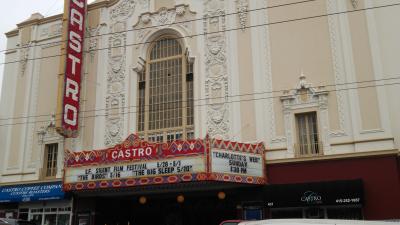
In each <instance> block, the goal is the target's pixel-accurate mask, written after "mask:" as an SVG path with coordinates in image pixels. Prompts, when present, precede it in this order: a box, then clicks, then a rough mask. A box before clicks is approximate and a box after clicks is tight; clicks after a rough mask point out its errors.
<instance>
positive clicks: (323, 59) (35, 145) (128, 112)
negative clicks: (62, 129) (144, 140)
mask: <svg viewBox="0 0 400 225" xmlns="http://www.w3.org/2000/svg"><path fill="white" fill-rule="evenodd" d="M240 2H241V3H247V5H246V4H244V5H241V6H240V7H239V5H238V4H239V3H240ZM295 2H296V1H295V0H287V1H281V0H270V1H265V2H263V3H260V2H258V3H254V2H250V0H248V1H216V3H215V2H214V1H205V2H199V1H195V0H192V1H189V0H179V1H178V0H176V1H173V0H169V1H153V0H152V1H148V2H146V1H140V3H139V2H138V3H137V4H136V5H135V6H134V7H133V8H131V9H129V10H132V11H129V10H128V11H126V10H127V9H126V8H124V10H119V9H121V7H122V6H124V5H123V4H122V3H123V0H120V1H117V0H113V1H96V3H94V4H93V5H92V6H90V7H89V10H90V11H89V14H88V15H89V17H88V20H87V24H88V29H87V37H88V38H87V40H86V50H87V53H86V54H85V62H84V75H83V76H82V89H81V90H82V92H81V112H80V116H81V117H82V119H81V120H80V124H81V125H80V131H79V134H80V135H79V137H78V138H77V139H64V138H62V137H61V136H59V135H57V134H55V133H54V127H53V126H52V116H51V115H52V114H53V113H54V112H55V108H56V101H57V99H56V98H57V97H56V96H57V95H56V92H57V73H58V64H59V58H58V57H52V56H53V55H54V56H55V55H57V54H59V52H60V49H59V46H58V45H56V44H52V43H53V42H56V41H59V40H60V29H59V28H60V27H59V24H60V23H61V16H60V15H58V16H55V17H52V18H39V17H38V15H36V16H35V18H34V19H32V20H31V21H25V22H24V23H23V24H22V25H23V26H22V25H21V24H20V26H19V27H18V30H17V31H12V32H10V33H9V34H8V36H9V37H8V48H9V49H10V51H8V52H7V54H6V60H8V61H13V60H22V62H23V60H24V58H23V57H22V56H23V54H22V53H23V52H22V51H20V50H11V49H13V48H16V47H17V46H20V45H21V44H22V45H24V44H29V43H31V44H32V43H36V44H37V45H40V46H36V47H33V46H31V50H32V52H29V53H28V54H31V55H29V56H30V57H49V58H45V59H42V60H40V61H35V62H34V63H31V62H28V63H26V64H25V65H24V64H23V63H10V64H7V65H6V66H5V78H4V82H3V88H2V90H3V93H2V99H1V102H0V104H1V106H0V116H1V118H14V117H24V116H27V115H29V116H31V117H32V118H30V119H29V120H24V119H11V120H8V119H7V120H1V121H0V125H1V127H0V143H1V144H2V146H3V145H4V146H5V147H3V148H0V160H2V161H0V164H1V166H0V182H23V181H28V180H30V181H32V180H38V179H39V175H40V171H41V168H42V166H43V154H44V153H43V152H44V146H45V144H48V143H53V142H57V143H59V144H60V146H61V147H60V148H59V153H62V152H63V151H64V148H66V149H68V150H73V151H80V150H87V149H100V148H106V147H107V146H112V145H114V144H117V143H119V142H120V141H121V140H123V139H125V138H126V137H127V136H128V135H129V134H130V133H136V131H137V130H136V129H137V124H136V123H137V118H136V116H137V115H136V113H135V110H134V109H135V108H136V106H137V101H136V100H137V75H138V73H140V72H142V71H143V69H144V67H145V65H146V54H147V49H148V46H149V45H148V43H146V42H149V41H151V40H154V38H156V37H157V36H159V35H163V34H172V35H176V37H179V38H180V40H181V41H182V42H183V43H184V45H185V47H186V49H185V52H186V55H187V59H188V60H189V61H191V62H193V63H194V83H195V87H194V96H195V97H194V98H195V99H196V101H195V136H196V138H203V137H204V136H205V135H206V134H207V131H208V130H209V126H210V125H209V123H208V122H207V121H208V118H209V116H210V115H209V113H208V111H207V105H206V104H207V102H206V101H204V99H205V98H206V97H207V91H208V90H207V89H206V84H207V82H209V80H210V79H211V78H212V77H211V78H210V76H214V75H215V74H213V72H211V73H208V72H207V68H206V66H207V59H209V58H210V56H209V55H208V53H210V51H209V50H210V48H213V47H214V49H213V50H214V51H217V50H218V48H219V47H221V46H222V49H223V52H222V53H223V54H225V55H224V56H225V58H226V61H224V62H222V63H221V65H222V67H221V68H224V69H225V70H226V73H225V74H224V79H225V80H224V82H225V81H226V83H223V84H224V85H223V86H224V88H227V92H228V96H223V97H227V99H228V101H232V100H235V99H237V100H239V102H238V103H236V104H231V103H226V105H227V109H228V111H227V112H226V116H227V117H229V119H228V120H227V121H229V123H228V124H227V128H226V129H227V130H228V131H227V133H226V135H227V138H230V139H234V140H237V141H243V142H253V141H264V142H265V145H266V146H267V149H268V151H267V153H266V157H267V159H268V162H272V163H273V162H283V161H296V160H297V161H299V160H300V161H301V160H306V159H304V158H301V157H297V156H296V155H295V154H294V151H295V150H294V145H295V142H296V135H297V134H296V130H295V126H296V125H295V120H294V118H295V114H296V113H298V112H306V111H317V116H318V123H319V126H318V127H319V132H320V139H321V142H322V145H323V149H324V151H323V153H322V154H321V155H318V156H315V159H324V157H325V158H326V157H347V156H350V155H354V154H360V155H368V154H385V153H386V152H388V151H392V152H393V151H396V150H397V151H398V145H399V144H398V143H399V138H400V125H398V124H400V117H399V115H398V113H397V112H398V111H399V109H400V105H399V103H398V101H397V99H396V96H398V94H399V88H398V87H397V86H396V85H392V86H387V87H386V86H383V87H382V88H377V87H369V88H365V89H362V87H363V86H366V85H367V84H368V85H369V86H370V85H371V83H367V84H361V83H360V82H363V81H368V80H377V79H383V78H390V77H391V74H392V75H393V74H398V73H400V69H399V65H398V62H397V61H398V60H396V59H398V58H399V57H400V56H399V52H400V49H399V44H398V40H399V39H400V31H399V29H394V27H399V24H398V22H397V21H400V18H399V20H394V19H392V18H397V17H399V15H398V13H397V12H398V9H397V10H396V8H388V9H386V11H385V10H383V9H382V10H376V11H374V12H373V13H372V14H371V12H369V11H368V12H360V13H348V14H344V15H340V16H331V17H326V16H321V17H318V18H312V19H302V20H299V21H291V22H282V21H285V20H293V19H300V18H304V17H310V16H317V15H323V14H327V13H328V11H329V12H330V11H332V10H333V11H342V10H351V9H354V7H355V6H353V5H352V4H351V2H350V1H332V0H326V1H313V2H310V3H301V4H296V5H292V6H285V7H274V8H270V9H268V10H264V11H263V12H262V13H261V12H260V13H259V15H260V16H262V17H263V18H259V17H257V18H255V17H254V16H252V15H251V13H254V12H252V11H248V12H247V11H246V10H244V11H243V10H242V11H241V12H239V11H238V10H239V9H243V7H244V8H246V7H247V9H249V7H250V6H252V7H255V6H257V7H261V6H262V5H263V4H267V5H264V7H265V6H268V7H271V6H277V5H280V4H286V3H295ZM358 2H359V4H358V5H357V7H358V8H364V7H367V6H368V7H370V6H371V5H372V6H374V5H378V3H376V2H371V1H370V0H368V1H367V0H366V1H358ZM393 2H396V1H395V0H385V1H383V2H382V3H379V4H386V3H387V4H390V3H393ZM214 3H215V6H216V7H217V8H212V7H211V6H214V5H213V4H214ZM179 4H187V5H179ZM124 7H125V6H124ZM163 7H166V8H167V10H166V11H165V10H164V11H162V12H161V11H159V9H160V8H163ZM218 7H220V8H218ZM241 7H242V8H241ZM215 10H216V11H217V12H219V13H221V15H224V14H225V16H224V17H219V18H218V21H217V22H216V23H215V24H217V25H210V24H213V23H214V22H215V21H211V20H210V18H208V17H205V15H210V14H211V13H212V11H215ZM218 10H220V11H218ZM116 12H119V13H116ZM164 13H165V14H164ZM228 14H229V15H228ZM165 15H167V16H165ZM163 16H165V17H163ZM392 16H393V17H392ZM38 18H39V19H38ZM188 20H189V21H190V22H189V23H183V22H185V21H188ZM261 21H263V23H272V24H270V25H268V29H267V28H266V26H267V25H265V24H264V25H260V24H258V26H257V27H258V28H257V29H258V30H257V31H256V32H254V30H252V29H255V28H245V27H246V26H254V25H257V23H259V22H261ZM153 23H154V24H155V25H154V24H153ZM170 23H172V24H170ZM166 24H168V25H166ZM33 27H35V29H33ZM234 28H236V30H235V31H227V30H229V29H234ZM224 29H225V30H224ZM117 31H126V32H121V33H119V34H118V35H116V34H115V33H114V32H117ZM214 31H215V32H219V33H220V34H221V35H222V36H221V37H222V38H220V39H218V40H219V42H215V43H212V42H209V39H206V36H205V35H204V34H203V33H204V32H214ZM110 32H111V33H114V34H113V35H110V34H109V33H110ZM207 35H208V37H210V35H209V34H207ZM258 35H260V36H258ZM30 41H34V42H30ZM255 42H256V43H255ZM118 43H119V44H118ZM139 43H141V44H139ZM17 44H18V45H17ZM21 57H22V58H21ZM255 60H257V61H260V62H262V63H260V64H255V63H254V61H255ZM116 62H117V63H116ZM117 64H118V65H117ZM116 65H117V66H116ZM23 68H24V69H23ZM22 70H24V73H21V71H22ZM225 70H223V71H225ZM115 71H117V72H115ZM214 72H215V71H214ZM112 73H118V74H119V75H121V77H122V78H121V82H120V83H118V84H116V83H115V82H113V81H112V79H111V78H110V76H111V75H112ZM302 74H303V75H304V77H302V79H303V80H300V76H301V75H302ZM268 76H270V77H269V78H268ZM339 78H340V79H339ZM257 79H259V80H257ZM258 81H259V82H260V83H262V84H263V85H260V84H259V83H258ZM267 82H270V83H267ZM302 82H303V83H302ZM351 82H352V83H360V84H357V85H356V87H357V88H356V89H355V90H354V91H348V90H344V91H342V92H340V93H341V94H339V92H338V91H337V90H336V89H343V88H344V89H346V88H349V87H353V86H351V85H350V86H349V85H340V84H341V83H342V84H343V83H344V84H346V83H351ZM386 83H389V81H387V82H386V81H385V82H383V83H382V82H374V83H372V85H376V84H383V85H386ZM302 85H303V86H302ZM268 86H271V90H269V89H268V88H267V87H268ZM302 87H303V89H304V87H306V88H305V89H307V91H308V92H307V93H308V94H309V95H310V96H311V97H313V98H310V99H311V100H313V99H314V100H315V99H318V100H315V101H314V100H313V101H309V102H301V101H299V100H298V99H299V98H298V96H299V95H298V92H297V91H299V90H300V89H301V88H302ZM256 88H258V89H257V90H259V91H261V92H263V94H262V95H261V96H259V95H254V92H255V90H256ZM116 93H117V94H118V96H122V97H121V98H120V99H117V100H118V101H117V102H118V104H117V108H116V109H112V108H111V107H110V104H109V100H108V99H112V98H113V97H115V94H116ZM248 94H250V95H248ZM269 95H271V96H272V100H271V101H269V100H268V99H269V97H266V96H269ZM232 96H236V98H230V97H232ZM258 97H262V98H265V99H262V100H260V101H257V102H256V101H254V98H258ZM325 97H326V98H325ZM287 99H290V100H287ZM269 102H271V103H269ZM30 103H31V104H30ZM284 103H288V104H289V105H284ZM288 108H290V109H289V110H288ZM122 109H124V110H122ZM257 110H258V111H257ZM109 113H113V114H116V115H117V116H116V117H115V118H113V119H117V120H118V121H120V123H118V126H116V127H113V125H115V124H113V123H112V121H110V120H109V117H107V115H109ZM41 115H44V116H41ZM260 115H261V117H266V118H263V119H262V121H261V120H260V121H258V120H257V118H259V117H260ZM39 116H40V117H39ZM223 119H226V118H223ZM270 121H272V122H270ZM27 122H29V123H27ZM7 123H9V124H12V125H6V124H7ZM17 123H21V124H17ZM27 124H31V125H27ZM114 129H115V130H117V131H118V132H117V135H116V136H115V137H111V136H113V135H111V136H110V134H112V133H114V131H115V130H114ZM110 131H112V132H110ZM260 137H263V138H262V140H260ZM59 155H60V156H59V163H60V164H59V167H60V168H59V170H60V171H59V174H58V177H61V175H62V174H61V168H62V154H59ZM313 159H314V158H313ZM307 160H309V158H307Z"/></svg>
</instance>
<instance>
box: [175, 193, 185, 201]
mask: <svg viewBox="0 0 400 225" xmlns="http://www.w3.org/2000/svg"><path fill="white" fill-rule="evenodd" d="M176 201H178V202H179V203H183V202H184V201H185V197H184V196H183V195H178V196H177V197H176Z"/></svg>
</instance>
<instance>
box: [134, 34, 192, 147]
mask: <svg viewBox="0 0 400 225" xmlns="http://www.w3.org/2000/svg"><path fill="white" fill-rule="evenodd" d="M192 71H193V66H192V64H190V63H188V62H187V60H186V56H185V51H184V50H183V48H182V46H181V44H180V43H179V41H178V40H177V39H175V38H172V37H164V38H161V39H159V40H158V41H156V42H155V43H153V44H152V46H151V47H150V51H149V53H148V56H147V59H146V68H145V70H144V71H143V72H142V73H140V74H139V79H138V82H139V83H138V117H137V118H138V127H137V128H138V131H139V135H140V136H141V137H142V138H143V139H145V140H149V141H157V142H165V141H172V140H176V139H191V138H193V136H194V131H193V122H194V121H193V72H192Z"/></svg>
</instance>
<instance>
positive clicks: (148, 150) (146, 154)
mask: <svg viewBox="0 0 400 225" xmlns="http://www.w3.org/2000/svg"><path fill="white" fill-rule="evenodd" d="M156 155H157V149H156V148H155V146H150V145H149V146H146V147H138V148H135V147H130V148H123V149H110V150H108V152H107V158H108V160H109V161H127V160H138V159H146V158H147V159H149V158H153V157H155V156H156Z"/></svg>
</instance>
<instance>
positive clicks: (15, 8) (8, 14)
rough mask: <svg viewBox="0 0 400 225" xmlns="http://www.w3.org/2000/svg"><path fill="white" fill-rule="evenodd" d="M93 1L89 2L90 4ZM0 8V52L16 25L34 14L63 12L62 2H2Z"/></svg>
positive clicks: (1, 54) (0, 65)
mask: <svg viewBox="0 0 400 225" xmlns="http://www.w3.org/2000/svg"><path fill="white" fill-rule="evenodd" d="M93 1H94V0H89V1H88V2H89V3H91V2H93ZM1 3H2V5H1V7H0V15H1V20H0V50H4V49H6V46H7V44H6V42H7V40H6V36H5V35H4V33H6V32H8V31H10V30H12V29H14V28H16V27H17V26H16V24H17V23H20V22H22V21H24V20H26V19H28V18H29V17H30V16H31V14H33V13H35V12H39V13H41V14H42V15H43V16H46V17H47V16H52V15H56V14H59V13H62V12H63V7H64V0H2V1H1ZM3 63H4V52H0V97H1V88H2V80H3V76H12V75H14V74H6V75H3V70H4V65H3Z"/></svg>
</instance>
